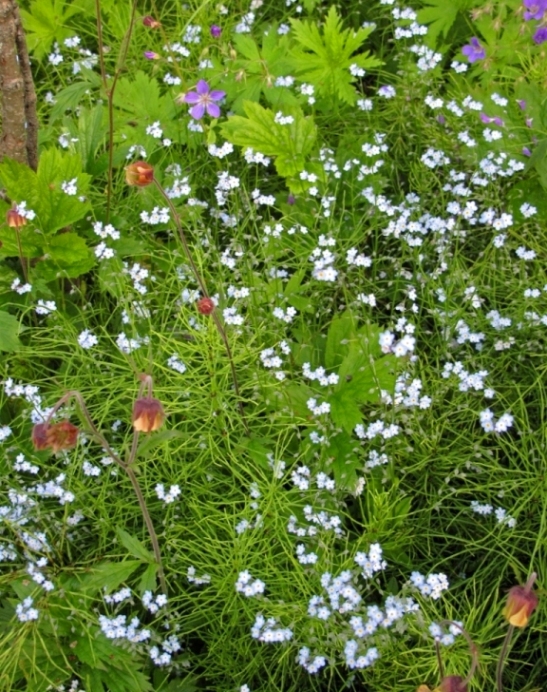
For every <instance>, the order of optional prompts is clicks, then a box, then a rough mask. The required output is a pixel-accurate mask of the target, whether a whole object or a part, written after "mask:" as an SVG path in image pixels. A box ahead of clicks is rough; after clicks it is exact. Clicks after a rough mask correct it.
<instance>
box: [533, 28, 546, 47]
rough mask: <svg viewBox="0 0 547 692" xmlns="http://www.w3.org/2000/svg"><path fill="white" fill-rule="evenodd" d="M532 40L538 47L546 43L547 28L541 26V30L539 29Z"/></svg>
mask: <svg viewBox="0 0 547 692" xmlns="http://www.w3.org/2000/svg"><path fill="white" fill-rule="evenodd" d="M532 39H533V41H534V43H537V45H538V46H541V44H542V43H545V41H547V26H540V28H539V29H537V31H536V33H535V34H534V35H533V36H532Z"/></svg>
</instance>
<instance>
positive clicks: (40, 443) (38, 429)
mask: <svg viewBox="0 0 547 692" xmlns="http://www.w3.org/2000/svg"><path fill="white" fill-rule="evenodd" d="M48 428H49V423H37V424H36V425H35V426H34V427H33V428H32V444H33V445H34V449H35V450H36V451H37V452H41V451H42V450H44V449H47V448H48V447H49V443H48V441H47V431H48Z"/></svg>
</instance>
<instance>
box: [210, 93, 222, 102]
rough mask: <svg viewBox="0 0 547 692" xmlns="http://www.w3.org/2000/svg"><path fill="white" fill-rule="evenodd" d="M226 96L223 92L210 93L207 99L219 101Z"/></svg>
mask: <svg viewBox="0 0 547 692" xmlns="http://www.w3.org/2000/svg"><path fill="white" fill-rule="evenodd" d="M225 96H226V92H225V91H211V93H210V94H209V97H210V98H211V100H212V101H220V100H221V99H223V98H224V97H225Z"/></svg>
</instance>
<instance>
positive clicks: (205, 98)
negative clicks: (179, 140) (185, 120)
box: [184, 79, 226, 120]
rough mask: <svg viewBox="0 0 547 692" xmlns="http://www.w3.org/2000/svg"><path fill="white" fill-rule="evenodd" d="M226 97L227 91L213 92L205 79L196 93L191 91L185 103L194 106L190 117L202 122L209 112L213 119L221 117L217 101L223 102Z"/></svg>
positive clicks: (197, 86)
mask: <svg viewBox="0 0 547 692" xmlns="http://www.w3.org/2000/svg"><path fill="white" fill-rule="evenodd" d="M225 96H226V92H225V91H218V90H213V91H211V89H210V87H209V85H208V84H207V82H206V81H205V80H204V79H200V80H199V82H198V83H197V85H196V90H195V91H190V92H188V93H187V94H186V96H185V97H184V102H185V103H189V104H191V105H192V108H190V115H191V116H192V118H195V120H200V119H201V118H203V116H204V115H205V112H207V115H210V116H211V118H218V117H220V108H219V107H218V106H217V104H216V103H215V101H221V100H222V99H223V98H224V97H225Z"/></svg>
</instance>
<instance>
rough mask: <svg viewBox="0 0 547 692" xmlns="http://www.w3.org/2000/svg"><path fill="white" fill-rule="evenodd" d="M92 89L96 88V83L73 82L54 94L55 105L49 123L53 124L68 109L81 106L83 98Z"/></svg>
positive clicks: (86, 81)
mask: <svg viewBox="0 0 547 692" xmlns="http://www.w3.org/2000/svg"><path fill="white" fill-rule="evenodd" d="M99 83H100V82H99ZM94 87H97V84H96V83H93V82H91V81H88V80H85V81H78V82H74V84H69V85H68V86H67V87H65V88H64V89H61V91H59V92H58V93H57V94H55V103H54V104H53V107H52V109H51V112H50V116H49V117H50V122H55V120H58V119H59V118H61V117H62V116H63V115H64V113H65V111H66V110H68V109H69V108H76V106H79V105H81V103H82V100H83V98H84V96H85V95H86V94H87V93H88V92H89V91H90V90H91V89H93V88H94Z"/></svg>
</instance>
